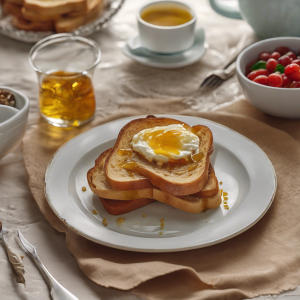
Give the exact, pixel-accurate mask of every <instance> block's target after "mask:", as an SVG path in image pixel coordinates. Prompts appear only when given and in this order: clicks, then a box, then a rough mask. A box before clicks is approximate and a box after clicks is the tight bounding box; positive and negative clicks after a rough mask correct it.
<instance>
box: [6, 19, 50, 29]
mask: <svg viewBox="0 0 300 300" xmlns="http://www.w3.org/2000/svg"><path fill="white" fill-rule="evenodd" d="M12 23H13V25H14V26H15V27H16V28H18V29H21V30H26V31H31V30H32V31H53V30H54V23H53V22H52V21H47V22H33V21H28V20H25V19H23V18H18V17H13V19H12Z"/></svg>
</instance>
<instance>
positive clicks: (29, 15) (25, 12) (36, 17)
mask: <svg viewBox="0 0 300 300" xmlns="http://www.w3.org/2000/svg"><path fill="white" fill-rule="evenodd" d="M22 17H23V18H24V19H26V20H29V21H34V22H45V21H52V20H57V19H59V18H61V15H60V14H56V15H43V14H40V13H37V12H35V11H32V10H30V9H28V8H26V7H24V6H23V7H22Z"/></svg>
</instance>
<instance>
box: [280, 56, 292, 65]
mask: <svg viewBox="0 0 300 300" xmlns="http://www.w3.org/2000/svg"><path fill="white" fill-rule="evenodd" d="M278 63H279V64H281V65H283V66H284V67H286V66H287V65H289V64H290V63H291V59H290V58H289V57H288V56H286V55H284V56H281V57H280V58H279V59H278Z"/></svg>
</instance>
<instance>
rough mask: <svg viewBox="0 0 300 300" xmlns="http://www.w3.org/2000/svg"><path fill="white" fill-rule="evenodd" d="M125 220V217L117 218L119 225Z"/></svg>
mask: <svg viewBox="0 0 300 300" xmlns="http://www.w3.org/2000/svg"><path fill="white" fill-rule="evenodd" d="M124 221H125V219H124V218H122V217H119V218H118V219H117V220H116V223H117V225H118V226H119V227H121V226H122V224H123V222H124Z"/></svg>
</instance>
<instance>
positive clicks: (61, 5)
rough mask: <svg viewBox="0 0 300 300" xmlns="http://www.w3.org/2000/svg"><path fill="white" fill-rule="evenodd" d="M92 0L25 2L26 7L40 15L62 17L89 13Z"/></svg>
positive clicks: (39, 0)
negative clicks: (73, 13) (74, 13)
mask: <svg viewBox="0 0 300 300" xmlns="http://www.w3.org/2000/svg"><path fill="white" fill-rule="evenodd" d="M90 1H91V0H24V7H25V8H27V9H29V10H31V11H34V12H36V13H38V14H42V15H44V16H46V15H57V14H59V15H62V14H67V13H70V12H72V11H82V12H83V11H87V10H88V5H89V2H90Z"/></svg>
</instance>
